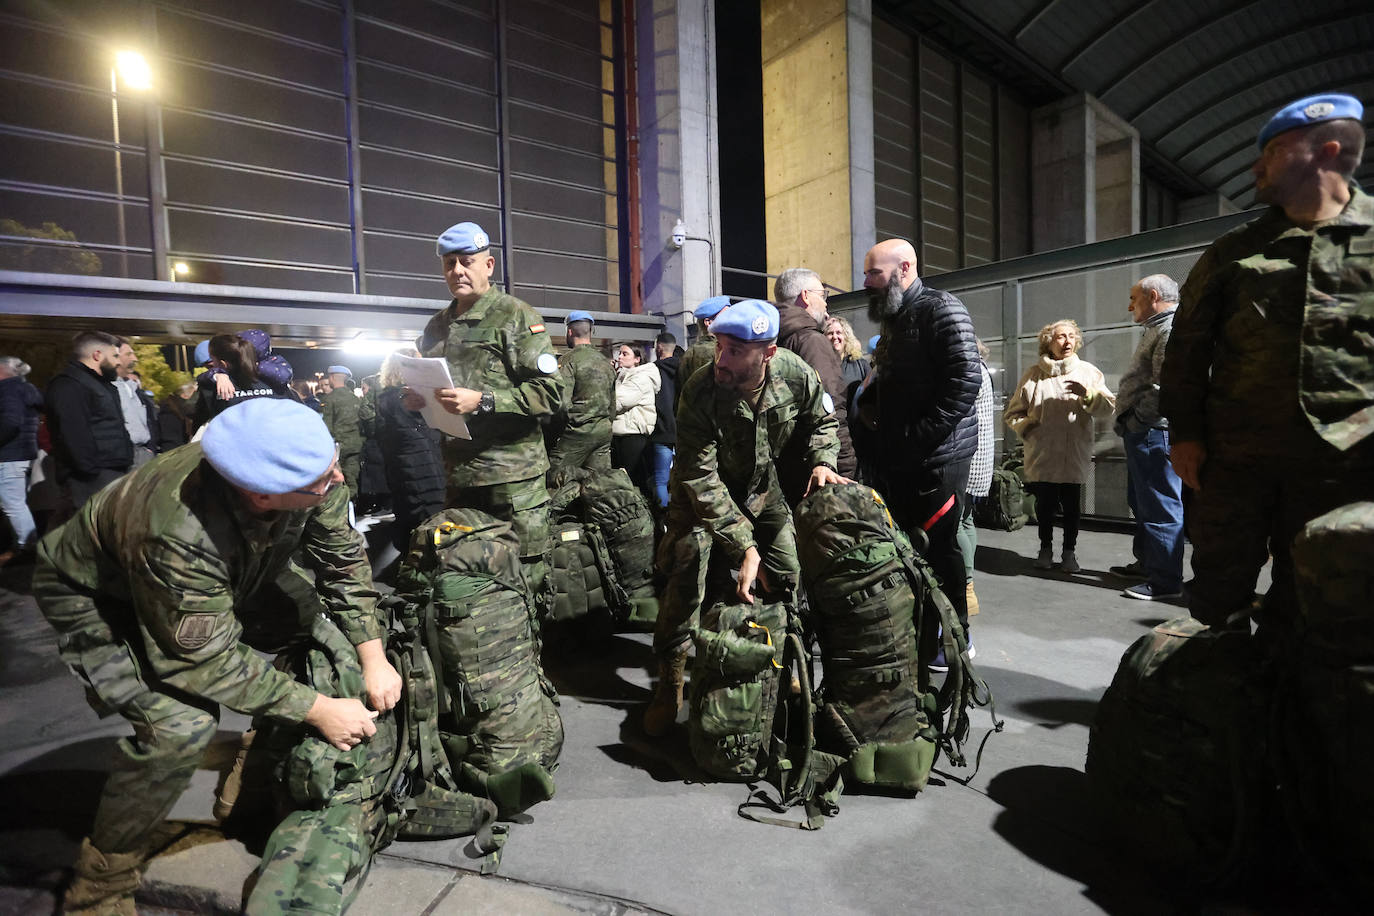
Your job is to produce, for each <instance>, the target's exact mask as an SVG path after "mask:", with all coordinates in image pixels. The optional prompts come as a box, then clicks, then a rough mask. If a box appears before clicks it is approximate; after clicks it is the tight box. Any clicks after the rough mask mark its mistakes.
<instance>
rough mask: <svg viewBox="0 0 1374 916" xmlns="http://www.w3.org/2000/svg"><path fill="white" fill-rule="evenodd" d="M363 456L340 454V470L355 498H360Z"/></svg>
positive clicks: (350, 492)
mask: <svg viewBox="0 0 1374 916" xmlns="http://www.w3.org/2000/svg"><path fill="white" fill-rule="evenodd" d="M362 468H363V456H362V455H361V454H357V455H340V456H339V470H340V471H342V472H343V476H344V483H345V484H347V485H348V492H349V494H350V495H351V496H352V497H353V499H355V500H356V499H357V498H358V476H359V475H360V474H361V473H362Z"/></svg>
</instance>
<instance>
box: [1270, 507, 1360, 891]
mask: <svg viewBox="0 0 1374 916" xmlns="http://www.w3.org/2000/svg"><path fill="white" fill-rule="evenodd" d="M1293 566H1294V572H1295V576H1296V580H1297V581H1296V585H1297V596H1298V610H1299V612H1300V615H1301V616H1300V629H1301V632H1300V634H1299V635H1298V636H1297V639H1296V651H1293V648H1294V646H1293V645H1292V643H1290V644H1289V645H1288V646H1287V647H1286V648H1287V649H1288V650H1289V651H1288V652H1287V653H1286V654H1285V656H1284V659H1285V661H1286V662H1287V672H1288V677H1287V678H1285V681H1284V683H1285V685H1291V687H1292V689H1291V690H1285V691H1282V692H1281V693H1280V695H1279V699H1280V702H1281V710H1280V714H1279V715H1278V716H1277V717H1276V721H1277V722H1278V723H1279V725H1278V728H1279V730H1280V734H1281V735H1282V736H1283V737H1285V738H1287V739H1288V740H1285V741H1280V740H1279V738H1278V737H1277V736H1276V738H1275V740H1274V745H1275V748H1276V750H1277V752H1278V753H1276V754H1275V755H1274V756H1275V757H1276V758H1277V760H1278V763H1279V766H1280V779H1279V782H1280V783H1281V785H1283V786H1284V789H1285V794H1284V802H1285V809H1286V813H1287V817H1288V820H1289V822H1290V825H1291V828H1292V830H1293V831H1294V833H1295V834H1296V838H1297V843H1296V846H1297V848H1298V849H1299V850H1300V851H1301V853H1302V854H1303V858H1304V859H1305V860H1306V863H1305V864H1306V866H1307V869H1308V871H1309V872H1310V873H1311V874H1312V875H1314V876H1315V877H1316V884H1317V885H1318V886H1320V887H1322V888H1324V889H1326V890H1327V891H1328V892H1329V893H1330V895H1331V896H1332V897H1334V898H1335V899H1336V900H1337V901H1338V902H1340V903H1342V904H1344V906H1345V908H1346V909H1348V910H1350V911H1354V910H1355V909H1361V908H1363V906H1365V905H1367V903H1366V901H1368V899H1369V896H1370V894H1371V892H1374V833H1371V831H1370V824H1371V823H1374V786H1371V782H1370V778H1369V766H1370V761H1371V760H1374V613H1372V612H1371V606H1370V595H1371V594H1374V572H1371V571H1374V503H1368V502H1361V503H1352V504H1350V505H1347V506H1342V507H1341V508H1339V509H1336V510H1334V511H1331V512H1328V513H1326V514H1325V515H1322V516H1320V517H1318V518H1316V519H1314V520H1312V521H1311V522H1309V523H1308V524H1307V526H1306V528H1305V529H1304V530H1303V532H1302V534H1300V535H1299V536H1298V538H1297V539H1296V541H1295V543H1294V545H1293Z"/></svg>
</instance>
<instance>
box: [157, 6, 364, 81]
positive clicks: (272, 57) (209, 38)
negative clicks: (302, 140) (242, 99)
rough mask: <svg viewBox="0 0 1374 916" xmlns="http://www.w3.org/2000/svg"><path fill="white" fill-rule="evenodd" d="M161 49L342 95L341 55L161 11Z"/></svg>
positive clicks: (164, 9) (158, 29)
mask: <svg viewBox="0 0 1374 916" xmlns="http://www.w3.org/2000/svg"><path fill="white" fill-rule="evenodd" d="M157 33H158V45H159V47H162V48H166V49H167V50H168V52H169V53H171V54H174V55H176V56H177V57H180V58H186V59H191V60H203V61H212V62H215V63H220V64H223V65H225V66H226V67H232V68H234V69H236V70H244V71H247V72H249V73H260V74H263V75H264V76H271V77H276V78H277V79H282V80H287V81H288V82H292V83H303V84H305V85H307V86H314V87H316V88H319V89H329V90H333V91H335V92H342V91H343V56H342V52H339V51H326V50H321V49H318V48H312V47H307V46H305V45H302V44H296V43H293V42H290V41H287V40H283V39H276V38H270V37H268V36H266V35H262V34H259V33H256V32H248V31H244V30H243V29H235V28H231V27H230V26H227V25H223V24H221V23H218V22H210V21H207V20H204V19H198V18H193V17H191V16H186V15H181V14H179V13H176V12H174V11H172V10H169V9H167V8H165V7H160V8H158V14H157Z"/></svg>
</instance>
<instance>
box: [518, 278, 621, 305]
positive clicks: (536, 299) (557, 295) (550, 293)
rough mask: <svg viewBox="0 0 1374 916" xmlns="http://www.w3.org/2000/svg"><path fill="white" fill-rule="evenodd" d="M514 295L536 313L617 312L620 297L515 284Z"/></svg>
mask: <svg viewBox="0 0 1374 916" xmlns="http://www.w3.org/2000/svg"><path fill="white" fill-rule="evenodd" d="M514 293H515V295H516V296H519V297H520V298H521V299H523V300H525V301H526V302H528V303H529V304H530V305H531V306H533V307H534V309H535V310H536V311H539V310H541V309H587V310H588V311H594V312H619V311H620V297H619V296H612V295H610V294H608V293H601V292H595V293H587V292H577V291H574V290H562V289H547V288H541V287H537V286H521V285H520V284H518V283H517V284H515V288H514Z"/></svg>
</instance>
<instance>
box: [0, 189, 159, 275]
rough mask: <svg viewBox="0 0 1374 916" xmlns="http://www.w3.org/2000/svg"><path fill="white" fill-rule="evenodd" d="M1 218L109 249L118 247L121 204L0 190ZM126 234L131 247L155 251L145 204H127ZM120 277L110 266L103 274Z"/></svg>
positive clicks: (125, 211) (37, 192)
mask: <svg viewBox="0 0 1374 916" xmlns="http://www.w3.org/2000/svg"><path fill="white" fill-rule="evenodd" d="M0 218H4V219H12V220H15V221H16V222H19V223H21V224H23V225H25V226H30V227H33V228H38V227H41V226H42V225H43V224H44V223H48V222H52V223H56V224H57V225H58V226H59V227H60V228H62V229H65V230H66V231H68V232H71V233H73V234H74V235H75V236H76V239H77V241H79V242H85V243H89V244H95V245H109V246H116V245H118V244H119V203H118V202H117V201H115V200H114V199H109V200H93V199H91V198H87V197H80V196H71V197H67V196H63V195H59V194H48V193H43V192H39V191H32V192H30V191H17V190H13V189H4V188H0ZM124 234H125V238H126V240H127V241H128V244H129V246H130V247H133V248H151V247H152V224H151V223H150V222H149V220H148V206H147V204H146V203H144V202H133V201H129V200H125V202H124ZM97 253H98V254H99V255H100V257H101V259H102V260H105V259H107V258H108V257H118V255H117V254H111V255H107V254H106V253H105V252H97ZM117 273H118V270H113V271H112V270H110V269H109V268H108V264H107V269H106V270H105V271H104V274H105V275H106V276H115V275H116V274H117Z"/></svg>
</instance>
